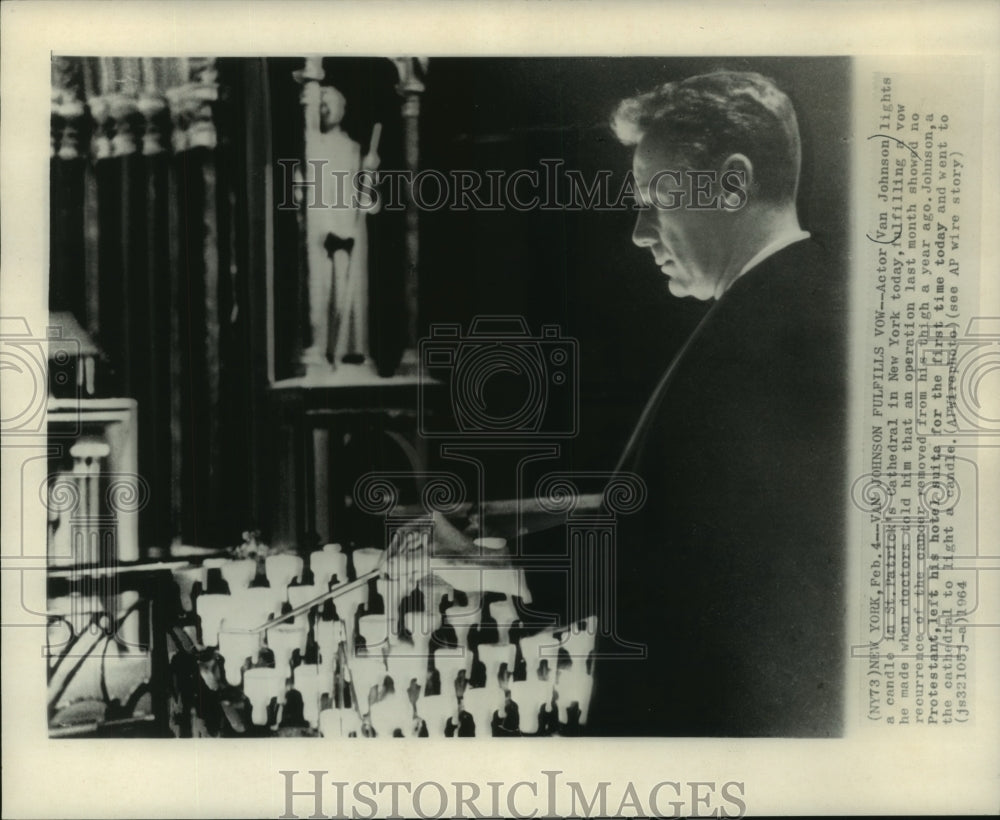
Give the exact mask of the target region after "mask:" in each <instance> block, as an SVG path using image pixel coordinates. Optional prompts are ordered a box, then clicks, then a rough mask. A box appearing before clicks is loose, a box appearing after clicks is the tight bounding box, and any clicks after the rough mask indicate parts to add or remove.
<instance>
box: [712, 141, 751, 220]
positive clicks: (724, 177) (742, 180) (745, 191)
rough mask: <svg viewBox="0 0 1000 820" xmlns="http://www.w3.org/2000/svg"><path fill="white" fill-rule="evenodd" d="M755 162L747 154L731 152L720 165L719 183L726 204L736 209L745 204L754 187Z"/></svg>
mask: <svg viewBox="0 0 1000 820" xmlns="http://www.w3.org/2000/svg"><path fill="white" fill-rule="evenodd" d="M753 183H754V176H753V163H752V162H750V158H749V157H748V156H747V155H746V154H730V155H729V156H728V157H726V158H725V160H723V162H722V165H721V166H720V167H719V184H720V186H721V188H722V192H723V194H722V195H723V198H724V201H725V203H726V205H727V206H728V207H730V208H733V209H736V208H739V207H741V206H742V205H744V204H745V203H746V201H747V198H748V197H749V195H750V191H751V190H752V189H753Z"/></svg>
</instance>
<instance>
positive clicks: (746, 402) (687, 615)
mask: <svg viewBox="0 0 1000 820" xmlns="http://www.w3.org/2000/svg"><path fill="white" fill-rule="evenodd" d="M845 290H846V288H845V284H844V281H843V277H842V276H841V275H839V274H837V273H836V272H834V271H832V270H831V269H830V267H829V266H828V265H827V263H826V261H825V257H824V254H823V252H822V251H821V250H820V249H819V248H818V247H817V246H816V245H815V244H814V243H813V242H812V241H802V242H797V243H795V244H793V245H791V246H789V247H787V248H785V249H784V250H782V251H780V252H778V253H777V254H775V255H774V256H772V257H770V258H768V259H766V260H765V261H763V262H762V263H761V264H760V265H759V266H757V267H755V268H754V269H752V270H750V271H748V272H747V273H745V274H744V275H743V276H742V277H740V278H739V279H737V280H736V282H735V283H734V284H733V285H732V287H731V288H730V289H729V291H727V292H726V294H725V295H724V296H723V297H722V298H721V299H720V300H719V302H718V303H717V304H716V305H715V306H714V307H713V308H712V309H711V311H710V313H709V314H708V315H707V317H706V319H705V320H704V322H703V324H702V325H701V326H700V327H699V329H698V331H697V332H696V333H697V335H696V336H695V337H693V340H692V342H691V343H690V344H689V346H688V347H687V349H686V350H685V351H684V352H683V354H682V355H681V358H680V359H679V360H678V362H677V364H676V367H675V370H674V373H673V374H672V376H671V379H670V381H669V383H668V384H667V385H666V387H665V389H664V390H662V391H661V395H660V396H659V397H658V398H657V399H655V400H657V401H658V405H657V407H656V410H655V412H654V413H653V415H652V417H651V419H650V423H649V424H648V425H647V429H646V430H645V431H644V438H643V446H642V447H641V450H640V451H639V452H638V453H637V454H636V455H635V457H634V458H632V459H630V461H631V463H629V464H626V465H625V466H626V468H627V469H633V470H635V471H636V472H637V473H638V474H639V475H640V476H641V477H642V478H643V480H644V481H645V482H646V485H647V487H648V492H649V495H648V500H647V502H646V504H645V507H644V509H643V510H642V512H641V513H639V514H637V515H634V516H630V517H625V518H622V519H621V521H620V523H619V526H618V530H617V537H618V540H617V550H616V552H617V567H618V584H617V586H618V599H617V607H616V613H615V617H616V623H615V625H614V629H615V631H616V632H617V634H618V635H619V636H620V637H621V638H622V639H624V640H628V641H638V642H644V643H645V644H646V646H647V649H648V657H647V658H646V659H645V660H634V659H633V660H614V659H609V658H598V659H597V660H596V661H595V667H594V675H595V688H594V695H593V700H592V702H591V711H590V719H589V727H588V730H589V731H590V732H592V733H595V734H602V735H628V736H637V735H659V736H667V735H670V736H767V735H771V736H803V737H805V736H836V735H838V734H840V733H841V723H842V714H841V711H842V694H843V680H842V677H843V671H844V657H845V641H844V635H845V625H844V616H845V613H844V599H843V586H844V566H845V545H844V523H843V521H844V516H845V502H846V488H845V482H846V476H845V462H846V406H845V405H846V360H845V359H846V356H845V354H846V344H845V340H846V326H847V322H846V311H845ZM598 649H599V650H600V651H601V652H609V651H610V652H614V651H615V649H616V646H615V640H614V639H613V638H607V637H605V638H602V639H600V640H599V642H598Z"/></svg>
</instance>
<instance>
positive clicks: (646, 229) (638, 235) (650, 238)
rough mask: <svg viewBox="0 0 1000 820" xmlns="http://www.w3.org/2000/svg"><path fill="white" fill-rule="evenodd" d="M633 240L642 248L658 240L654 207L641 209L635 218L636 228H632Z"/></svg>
mask: <svg viewBox="0 0 1000 820" xmlns="http://www.w3.org/2000/svg"><path fill="white" fill-rule="evenodd" d="M632 241H633V242H634V243H635V244H636V245H638V246H639V247H640V248H648V247H650V246H651V245H652V244H653V243H654V242H656V231H655V230H654V225H653V209H652V208H649V207H646V208H640V209H639V214H638V216H636V218H635V228H634V229H633V230H632Z"/></svg>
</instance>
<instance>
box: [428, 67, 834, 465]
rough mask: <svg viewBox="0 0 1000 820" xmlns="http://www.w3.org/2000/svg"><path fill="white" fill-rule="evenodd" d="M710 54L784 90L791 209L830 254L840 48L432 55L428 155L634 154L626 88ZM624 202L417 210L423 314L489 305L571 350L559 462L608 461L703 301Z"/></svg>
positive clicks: (431, 316) (469, 312) (452, 161)
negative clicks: (643, 238)
mask: <svg viewBox="0 0 1000 820" xmlns="http://www.w3.org/2000/svg"><path fill="white" fill-rule="evenodd" d="M720 68H727V69H735V70H751V71H758V72H761V73H763V74H765V75H767V76H770V77H771V78H773V79H774V80H775V81H776V82H777V84H778V85H779V87H781V88H782V89H783V90H785V91H786V93H788V94H789V96H790V97H791V99H792V101H793V103H794V105H795V108H796V111H797V114H798V118H799V126H800V129H801V132H802V141H803V173H802V183H801V187H800V216H801V220H802V224H803V226H804V227H805V228H806V229H807V230H810V231H811V232H812V233H813V235H814V236H815V237H817V238H818V239H820V240H821V241H825V242H826V243H827V244H828V245H829V247H830V249H831V251H832V252H833V253H834V254H838V255H842V254H843V251H844V247H845V231H846V224H847V220H846V216H847V170H848V167H849V166H848V157H849V151H850V145H849V140H850V109H849V100H848V93H847V92H848V89H849V82H850V76H849V72H850V62H849V60H846V59H836V58H820V59H808V58H794V59H791V58H783V59H776V58H775V59H757V58H747V59H739V58H726V59H725V60H715V59H701V58H699V59H689V58H674V59H663V58H496V59H481V58H470V59H464V58H463V59H433V60H432V61H431V66H430V72H429V74H428V78H427V92H426V95H425V97H424V103H423V109H422V134H421V153H422V158H423V167H425V168H436V169H439V170H442V171H447V170H448V169H474V170H479V171H480V172H483V171H485V170H487V169H515V168H528V169H531V168H536V169H537V168H539V167H540V166H539V161H540V160H542V159H555V160H562V161H564V163H565V167H567V168H574V169H578V170H580V171H581V172H583V175H584V178H585V179H590V178H592V176H593V175H594V174H595V173H596V172H597V171H598V170H601V169H609V170H611V171H612V172H613V177H612V180H613V181H612V183H611V186H610V187H611V190H612V191H617V190H618V188H619V186H620V184H621V182H622V181H623V180H624V175H625V173H626V171H627V169H628V168H629V167H630V164H631V149H629V148H626V147H623V146H621V145H620V144H618V142H617V141H616V139H615V138H614V135H613V134H612V132H611V130H610V128H609V126H608V119H609V115H610V113H611V111H612V110H613V109H614V107H615V105H616V103H617V102H618V101H619V100H620V99H622V98H623V97H626V96H630V95H633V94H635V93H637V92H640V91H646V90H648V89H650V88H652V87H654V86H655V85H658V84H660V83H663V82H667V81H670V80H677V79H682V78H684V77H687V76H691V75H694V74H699V73H705V72H708V71H712V70H717V69H720ZM633 223H634V214H633V213H630V212H623V211H604V212H598V211H582V212H570V211H563V212H555V213H547V212H543V211H540V210H533V211H529V212H526V213H521V212H517V211H513V210H508V211H505V212H499V213H492V212H491V213H482V212H479V213H473V212H465V213H458V212H454V211H449V210H440V211H436V212H431V213H422V214H421V288H422V291H421V296H422V311H423V313H422V316H421V319H422V325H423V326H424V327H425V328H426V327H427V326H428V324H429V323H431V322H461V323H462V324H463V325H464V326H467V324H468V322H469V321H470V320H471V318H472V317H473V316H475V315H477V314H485V313H494V314H497V313H513V314H521V315H524V316H525V317H527V318H528V320H529V323H530V324H531V327H532V330H535V331H537V329H538V326H539V325H541V324H542V323H555V324H558V325H560V326H561V327H562V328H563V332H564V333H565V334H566V335H568V336H572V337H575V338H576V339H577V340H578V342H579V350H580V374H581V384H580V390H581V393H580V400H581V435H580V436H579V437H578V438H577V439H576V440H575V441H574V442H572V444H571V445H569V446H565V447H564V454H565V456H566V459H567V466H569V467H573V468H585V469H608V468H610V467H612V466H613V465H614V462H615V460H616V458H617V455H618V453H619V451H620V449H621V447H622V446H623V444H624V442H625V440H626V438H627V436H628V434H629V432H630V430H631V426H632V424H633V423H634V421H635V420H636V419H637V417H638V414H639V413H640V411H641V409H642V405H643V403H644V401H645V397H646V396H647V395H648V393H649V391H650V390H651V388H652V385H653V384H654V383H655V381H656V379H657V377H658V376H659V375H660V374H661V373H662V371H663V369H664V368H665V367H666V365H667V363H668V362H669V360H670V357H671V356H672V355H673V353H674V352H675V351H676V349H677V347H678V345H679V344H681V343H682V342H683V340H684V339H685V338H686V336H687V335H688V333H689V332H690V330H691V329H692V328H693V326H694V324H695V323H696V322H697V320H698V318H699V317H700V316H701V315H702V312H703V310H704V308H705V306H704V305H703V304H701V303H698V302H695V301H693V300H690V299H684V300H679V299H676V298H674V297H672V296H671V295H670V294H669V292H668V291H667V287H666V280H665V279H664V277H663V276H662V274H660V273H659V271H658V270H656V269H655V267H654V265H653V264H652V262H651V260H650V258H649V252H648V250H644V249H639V248H637V247H635V246H634V245H633V244H632V241H631V232H632V227H633Z"/></svg>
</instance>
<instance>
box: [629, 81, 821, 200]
mask: <svg viewBox="0 0 1000 820" xmlns="http://www.w3.org/2000/svg"><path fill="white" fill-rule="evenodd" d="M611 127H612V128H613V129H614V132H615V135H616V136H617V137H618V139H619V140H620V141H621V142H622V143H623V144H625V145H637V144H638V143H639V142H641V141H642V140H643V139H644V138H646V137H649V138H650V139H651V140H654V141H656V142H657V143H660V144H662V145H663V146H664V147H665V148H666V149H667V150H668V151H670V152H671V158H672V159H675V160H677V161H683V162H685V163H687V164H688V166H689V167H691V168H704V169H715V168H718V166H719V164H720V163H722V161H723V160H725V158H726V157H728V156H730V155H731V154H735V153H740V154H745V155H746V156H747V157H748V158H749V159H750V162H751V163H752V164H753V168H754V185H753V190H754V191H755V192H756V194H757V195H758V196H759V197H760V198H761V199H763V200H766V201H771V202H787V201H789V200H794V199H795V194H796V191H797V189H798V182H799V168H800V166H801V163H802V145H801V142H800V140H799V126H798V120H797V119H796V117H795V109H794V108H793V107H792V102H791V100H789V99H788V97H787V95H786V94H785V93H784V92H783V91H781V90H780V89H779V88H778V87H777V86H776V85H775V84H774V82H773V81H772V80H770V79H768V78H767V77H764V76H762V75H761V74H756V73H754V72H749V71H717V72H713V73H711V74H701V75H698V76H696V77H689V78H687V79H686V80H680V81H677V82H670V83H665V84H664V85H661V86H659V87H658V88H654V89H653V90H652V91H648V92H646V93H645V94H639V95H638V96H635V97H630V98H628V99H625V100H622V101H621V102H620V103H619V104H618V107H617V109H616V110H615V112H614V114H613V115H612V120H611Z"/></svg>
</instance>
